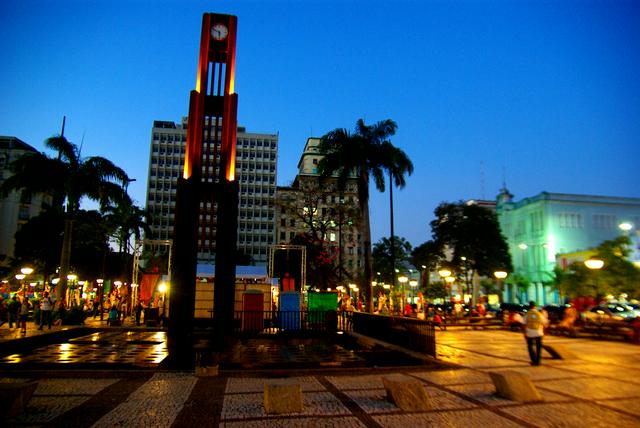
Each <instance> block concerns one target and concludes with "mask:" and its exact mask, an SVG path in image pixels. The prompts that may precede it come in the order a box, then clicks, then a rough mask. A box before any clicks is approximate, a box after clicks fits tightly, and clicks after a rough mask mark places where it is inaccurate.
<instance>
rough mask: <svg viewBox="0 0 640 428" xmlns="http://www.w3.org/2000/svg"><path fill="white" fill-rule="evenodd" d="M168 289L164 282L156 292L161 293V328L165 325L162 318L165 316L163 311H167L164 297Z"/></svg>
mask: <svg viewBox="0 0 640 428" xmlns="http://www.w3.org/2000/svg"><path fill="white" fill-rule="evenodd" d="M168 289H169V286H167V284H166V283H165V282H161V283H160V285H158V291H159V292H160V293H162V325H163V326H164V325H165V321H164V318H165V315H166V313H165V311H166V309H167V306H166V296H167V290H168Z"/></svg>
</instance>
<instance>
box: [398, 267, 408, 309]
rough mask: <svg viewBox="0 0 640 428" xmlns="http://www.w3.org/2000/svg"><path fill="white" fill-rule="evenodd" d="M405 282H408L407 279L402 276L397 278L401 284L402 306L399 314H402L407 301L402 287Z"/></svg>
mask: <svg viewBox="0 0 640 428" xmlns="http://www.w3.org/2000/svg"><path fill="white" fill-rule="evenodd" d="M407 281H409V278H407V277H406V276H404V275H402V276H399V277H398V282H399V283H400V284H402V305H401V307H400V312H401V313H403V312H404V305H405V304H406V301H407V297H406V294H405V289H404V285H405V284H406V283H407Z"/></svg>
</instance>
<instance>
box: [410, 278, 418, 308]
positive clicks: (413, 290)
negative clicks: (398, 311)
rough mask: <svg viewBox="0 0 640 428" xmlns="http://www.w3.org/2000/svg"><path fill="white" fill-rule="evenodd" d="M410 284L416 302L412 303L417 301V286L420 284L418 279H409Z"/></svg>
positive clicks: (412, 296)
mask: <svg viewBox="0 0 640 428" xmlns="http://www.w3.org/2000/svg"><path fill="white" fill-rule="evenodd" d="M409 285H410V286H411V298H412V299H413V300H414V302H412V303H415V299H416V287H417V286H418V280H416V279H411V280H409Z"/></svg>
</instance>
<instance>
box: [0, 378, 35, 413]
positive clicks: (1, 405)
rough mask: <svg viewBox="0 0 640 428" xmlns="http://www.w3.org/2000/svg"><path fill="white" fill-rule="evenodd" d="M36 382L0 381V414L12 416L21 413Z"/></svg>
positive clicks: (33, 390)
mask: <svg viewBox="0 0 640 428" xmlns="http://www.w3.org/2000/svg"><path fill="white" fill-rule="evenodd" d="M37 387H38V382H8V383H0V415H4V416H6V417H9V418H14V417H16V416H18V415H19V414H20V413H22V412H23V411H24V409H25V407H26V406H27V403H28V402H29V400H30V399H31V396H32V395H33V393H34V392H35V391H36V388H37Z"/></svg>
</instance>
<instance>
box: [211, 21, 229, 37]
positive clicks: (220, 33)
mask: <svg viewBox="0 0 640 428" xmlns="http://www.w3.org/2000/svg"><path fill="white" fill-rule="evenodd" d="M228 34H229V29H228V28H227V27H226V25H224V24H215V25H214V26H213V27H211V37H213V39H214V40H224V39H226V38H227V35H228Z"/></svg>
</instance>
